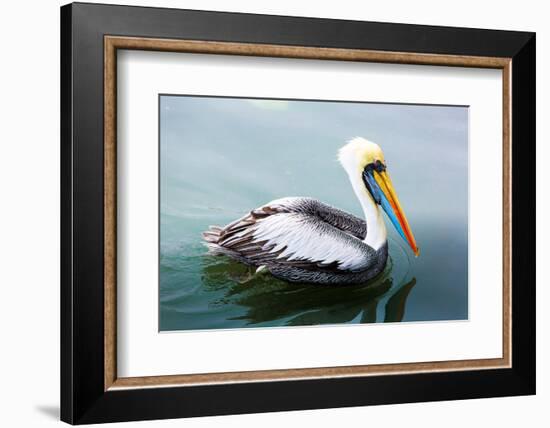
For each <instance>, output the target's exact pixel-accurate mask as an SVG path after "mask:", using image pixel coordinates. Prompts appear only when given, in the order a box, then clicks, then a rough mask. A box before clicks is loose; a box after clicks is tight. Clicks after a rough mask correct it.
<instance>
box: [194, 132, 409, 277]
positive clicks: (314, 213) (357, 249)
mask: <svg viewBox="0 0 550 428" xmlns="http://www.w3.org/2000/svg"><path fill="white" fill-rule="evenodd" d="M338 160H339V161H340V163H341V165H342V167H343V168H344V170H345V171H346V173H347V175H348V177H349V180H350V182H351V185H352V187H353V190H354V192H355V195H356V196H357V199H359V202H360V204H361V207H362V208H363V213H364V216H365V219H364V220H362V219H360V218H358V217H356V216H354V215H352V214H349V213H347V212H345V211H342V210H340V209H338V208H334V207H332V206H330V205H327V204H325V203H323V202H320V201H318V200H317V199H313V198H308V197H286V198H282V199H277V200H274V201H271V202H269V203H267V204H265V205H263V206H261V207H258V208H256V209H253V210H252V211H250V212H249V213H248V214H246V215H245V216H243V217H241V218H239V219H237V220H235V221H234V222H232V223H229V224H228V225H226V226H224V227H220V226H210V229H209V230H208V231H206V232H204V233H203V237H204V240H205V243H206V245H207V246H208V248H209V251H210V253H212V254H215V255H220V254H224V255H227V256H229V257H231V258H233V259H235V260H237V261H239V262H242V263H245V264H247V265H250V266H254V267H256V268H257V271H258V272H259V271H264V270H267V271H269V272H270V273H271V274H272V275H273V276H275V277H277V278H280V279H283V280H285V281H289V282H302V283H313V284H324V285H339V284H359V283H364V282H365V281H368V280H370V279H371V278H373V277H375V276H376V275H378V274H379V273H380V272H382V271H383V269H384V267H385V265H386V261H387V258H388V241H387V234H386V226H385V223H384V219H383V216H382V210H383V211H384V212H385V213H386V215H387V216H388V218H389V219H390V221H391V223H392V224H393V226H394V227H395V228H396V230H397V232H398V233H399V235H401V237H402V238H403V239H404V240H405V241H406V242H407V243H408V244H409V246H410V247H411V249H412V251H413V252H414V254H415V256H418V254H419V250H418V247H417V245H416V241H415V239H414V236H413V233H412V231H411V228H410V226H409V223H408V221H407V218H406V217H405V214H404V212H403V209H402V208H401V204H400V203H399V199H398V198H397V195H396V193H395V190H394V188H393V184H392V182H391V180H390V176H389V175H388V172H387V169H386V161H385V159H384V153H383V152H382V149H380V147H379V146H378V145H377V144H375V143H373V142H371V141H368V140H366V139H364V138H361V137H356V138H354V139H352V140H351V141H349V142H348V143H347V144H346V145H344V146H343V147H342V148H340V150H339V152H338ZM380 208H382V210H381V209H380Z"/></svg>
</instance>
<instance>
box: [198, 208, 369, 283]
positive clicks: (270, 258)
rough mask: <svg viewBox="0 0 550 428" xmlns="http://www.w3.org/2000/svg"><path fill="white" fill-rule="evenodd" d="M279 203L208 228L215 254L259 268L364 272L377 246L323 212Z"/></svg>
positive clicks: (208, 237)
mask: <svg viewBox="0 0 550 428" xmlns="http://www.w3.org/2000/svg"><path fill="white" fill-rule="evenodd" d="M280 201H281V200H279V201H274V202H273V203H270V204H267V205H266V206H264V207H261V208H259V209H256V210H253V211H252V212H251V213H250V214H248V215H246V216H244V217H242V218H241V219H239V220H237V221H235V222H233V223H231V224H229V225H227V226H225V227H224V228H216V227H214V228H211V230H210V231H208V232H205V240H206V241H207V242H208V243H209V246H210V248H212V249H213V250H214V252H218V253H225V254H228V255H230V256H232V257H234V258H237V259H239V260H241V261H244V262H247V263H249V264H253V265H256V266H260V265H269V264H272V263H276V264H279V265H280V264H283V265H284V264H287V265H293V266H299V267H301V268H304V269H308V268H311V269H317V270H318V269H319V268H326V269H331V270H332V269H337V270H340V271H353V272H357V271H362V270H364V269H368V268H369V267H370V266H371V265H372V263H373V262H374V261H375V258H376V255H375V252H374V250H372V249H371V248H370V247H369V246H367V245H366V244H364V243H363V242H362V241H361V240H359V239H357V238H355V237H353V236H352V235H350V234H349V233H347V232H345V231H343V230H341V229H339V228H337V227H335V226H333V225H332V224H330V223H328V222H327V221H324V219H323V218H321V217H320V216H316V215H312V214H310V213H308V212H304V211H300V210H295V209H289V207H288V204H286V205H283V204H280Z"/></svg>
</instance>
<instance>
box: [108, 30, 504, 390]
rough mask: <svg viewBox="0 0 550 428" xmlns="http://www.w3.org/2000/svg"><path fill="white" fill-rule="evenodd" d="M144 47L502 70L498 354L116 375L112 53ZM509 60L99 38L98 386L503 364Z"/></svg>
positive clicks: (388, 372)
mask: <svg viewBox="0 0 550 428" xmlns="http://www.w3.org/2000/svg"><path fill="white" fill-rule="evenodd" d="M118 49H130V50H148V51H168V52H182V53H202V54H213V55H216V54H218V55H241V56H262V57H279V58H298V59H323V60H336V61H360V62H379V63H380V62H381V63H393V64H418V65H441V66H455V67H477V68H494V69H501V70H502V82H503V85H502V91H503V109H502V114H503V116H502V121H503V122H502V125H503V135H502V138H503V142H502V143H503V159H502V161H503V177H502V179H503V190H502V191H503V218H502V220H503V249H502V257H503V259H502V260H503V290H502V293H503V294H502V297H503V299H502V301H503V312H502V314H503V323H502V335H503V341H502V344H503V347H502V348H503V349H502V358H491V359H474V360H456V361H431V362H421V363H400V364H376V365H356V366H342V367H319V368H304V369H280V370H260V371H244V372H226V373H204V374H187V375H169V376H146V377H126V378H119V377H118V376H117V367H116V364H117V363H116V361H117V356H116V355H117V354H116V353H117V350H116V342H117V338H116V337H117V320H116V307H117V305H116V298H117V295H116V254H117V252H116V251H117V250H116V248H117V247H116V236H117V233H116V227H117V217H116V216H117V210H116V189H117V181H116V179H117V170H116V164H117V161H116V154H117V150H116V129H117V126H116V124H117V117H116V89H117V86H116V85H117V72H116V68H117V55H116V54H117V50H118ZM511 65H512V60H511V58H497V57H478V56H461V55H439V54H419V53H406V52H383V51H370V50H361V49H337V48H320V47H303V46H283V45H268V44H251V43H232V42H211V41H196V40H170V39H154V38H139V37H119V36H105V37H104V330H105V332H104V388H105V391H107V390H111V389H121V388H140V387H163V386H191V385H198V384H219V383H236V382H260V381H271V380H278V381H280V380H297V379H312V378H337V377H357V376H369V375H383V374H386V375H391V374H404V373H418V372H441V371H456V370H471V369H476V370H479V369H496V368H507V367H511V361H512V355H511V338H512V315H511V276H512V266H511V262H512V259H511V249H512V247H511V245H512V242H511V240H512V234H511V232H512V231H511V229H512V223H511V219H512V216H511V215H512V212H511V211H512V205H511V191H512V187H511V186H512V172H511V123H512V122H511V115H512V110H511V77H512V74H511V73H512V71H511V70H512V67H511Z"/></svg>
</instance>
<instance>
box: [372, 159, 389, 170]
mask: <svg viewBox="0 0 550 428" xmlns="http://www.w3.org/2000/svg"><path fill="white" fill-rule="evenodd" d="M373 165H374V169H375V170H376V171H378V172H383V171H385V170H386V165H385V164H383V163H382V162H381V161H379V160H377V161H375V162H374V163H373Z"/></svg>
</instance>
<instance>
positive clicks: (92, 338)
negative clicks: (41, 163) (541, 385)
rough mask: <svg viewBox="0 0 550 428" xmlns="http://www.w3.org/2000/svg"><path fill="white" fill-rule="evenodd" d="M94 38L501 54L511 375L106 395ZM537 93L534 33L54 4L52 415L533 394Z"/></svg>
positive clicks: (99, 48)
mask: <svg viewBox="0 0 550 428" xmlns="http://www.w3.org/2000/svg"><path fill="white" fill-rule="evenodd" d="M105 35H118V36H136V37H154V38H167V39H187V40H208V41H227V42H241V43H266V44H273V45H294V46H315V47H331V48H349V49H368V50H374V51H397V52H413V53H428V54H447V55H469V56H491V57H507V58H512V105H511V108H512V127H511V129H512V165H513V167H512V207H513V209H512V243H513V249H512V266H513V269H512V300H511V301H512V308H511V311H512V367H511V368H506V369H494V370H467V371H452V372H431V373H416V374H399V375H391V376H387V375H385V376H384V375H380V376H367V377H349V378H324V379H308V380H292V381H269V382H254V383H234V384H218V385H198V386H185V387H164V388H143V389H128V390H115V391H110V390H107V391H105V390H104V316H103V311H104V295H103V280H104V277H103V276H104V257H103V250H104V246H103V239H104V238H103V236H104V233H103V232H104V222H103V219H104V199H103V198H104V187H103V186H104V183H103V177H104V176H103V168H104V158H103V156H104V152H103V137H104V129H103V120H104V116H103V113H104V104H103V103H104V99H103V88H104V86H103V84H104V81H103V76H104V74H103V73H104V68H103V59H104V44H103V43H104V36H105ZM535 97H536V92H535V34H534V33H528V32H514V31H495V30H483V29H466V28H449V27H435V26H421V25H407V24H390V23H377V22H357V21H343V20H329V19H312V18H297V17H286V16H268V15H252V14H240V13H222V12H207V11H193V10H178V9H161V8H145V7H128V6H113V5H100V4H86V3H73V4H69V5H66V6H63V7H62V8H61V419H62V420H63V421H65V422H68V423H71V424H85V423H98V422H115V421H131V420H144V419H165V418H179V417H191V416H204V415H224V414H239V413H257V412H270V411H283V410H301V409H317V408H329V407H347V406H364V405H373V404H390V403H405V402H419V401H439V400H457V399H469V398H481V397H498V396H512V395H529V394H534V393H535V335H536V329H535V237H536V236H535ZM515 172H518V173H515ZM519 172H521V173H519Z"/></svg>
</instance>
